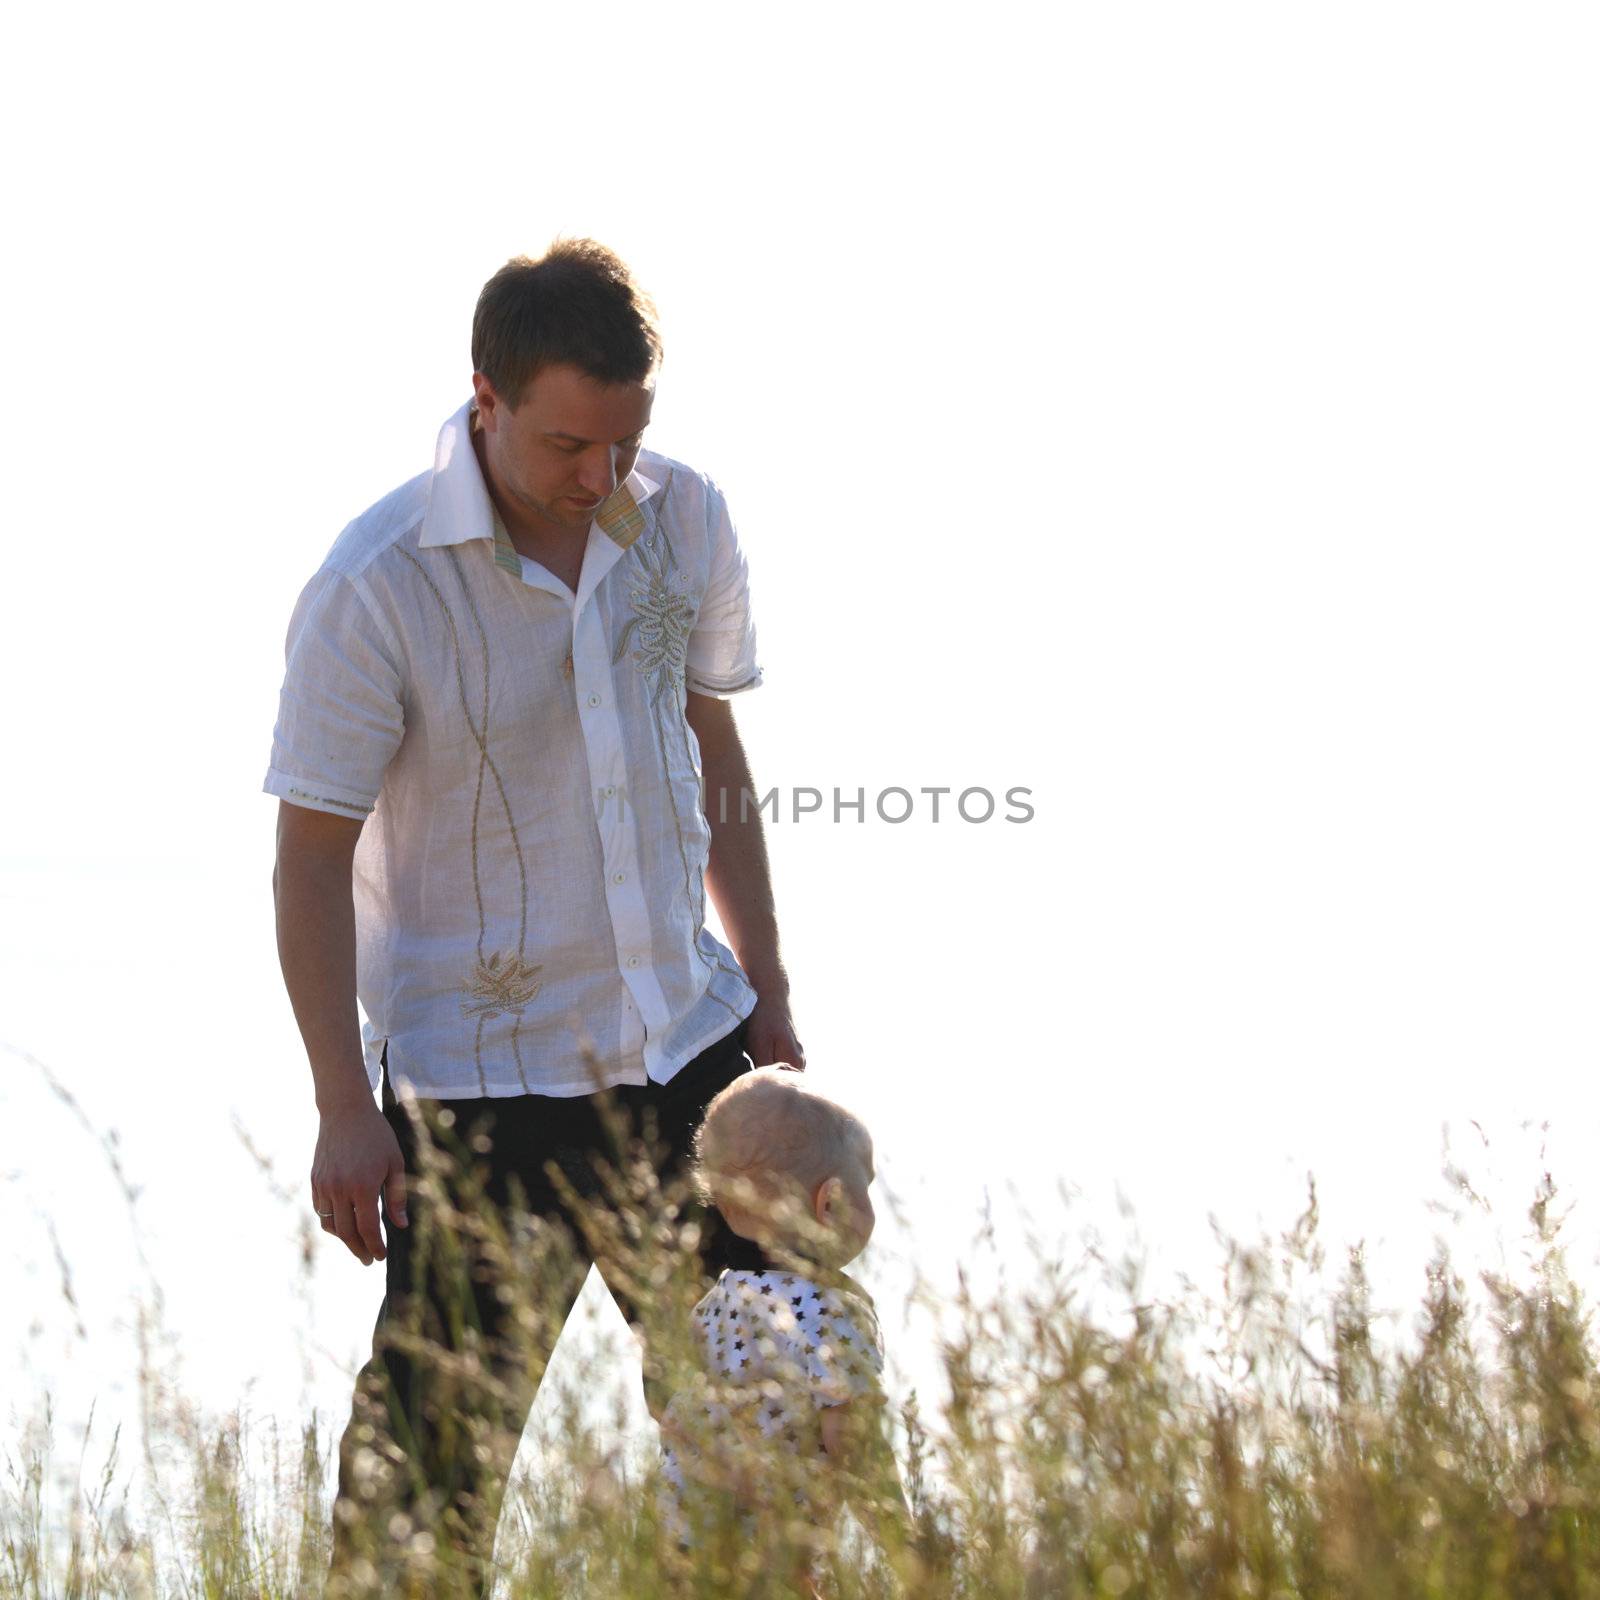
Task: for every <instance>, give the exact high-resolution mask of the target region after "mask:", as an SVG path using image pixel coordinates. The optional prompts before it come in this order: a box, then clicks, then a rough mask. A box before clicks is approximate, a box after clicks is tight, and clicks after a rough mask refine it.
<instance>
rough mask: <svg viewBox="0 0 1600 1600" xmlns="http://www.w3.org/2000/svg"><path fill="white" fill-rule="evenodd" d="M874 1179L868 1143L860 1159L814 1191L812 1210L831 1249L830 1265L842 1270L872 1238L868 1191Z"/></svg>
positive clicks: (873, 1221) (872, 1217) (874, 1219)
mask: <svg viewBox="0 0 1600 1600" xmlns="http://www.w3.org/2000/svg"><path fill="white" fill-rule="evenodd" d="M876 1176H877V1173H876V1170H875V1168H874V1165H873V1159H872V1147H871V1145H870V1144H868V1145H866V1147H865V1148H864V1149H863V1150H862V1152H861V1154H860V1158H859V1159H857V1160H852V1161H850V1162H848V1163H847V1166H846V1170H845V1171H843V1172H841V1173H839V1175H838V1176H837V1177H836V1178H830V1179H828V1181H827V1182H826V1183H824V1184H823V1185H822V1186H821V1187H820V1188H819V1189H818V1191H817V1194H816V1199H815V1202H814V1207H815V1210H816V1216H817V1221H818V1222H819V1223H820V1224H821V1225H822V1227H823V1229H824V1230H825V1232H826V1234H827V1236H828V1239H829V1242H830V1244H831V1245H832V1246H833V1249H832V1252H831V1254H832V1258H833V1265H834V1266H836V1267H842V1266H845V1265H847V1264H848V1263H849V1262H851V1261H854V1260H855V1258H856V1257H857V1256H858V1255H860V1254H861V1252H862V1251H863V1250H865V1249H866V1247H867V1241H868V1240H869V1239H870V1238H871V1237H872V1230H873V1227H874V1226H875V1225H876V1223H877V1215H876V1213H875V1212H874V1211H873V1209H872V1195H871V1193H870V1192H869V1191H870V1190H871V1187H872V1180H873V1179H874V1178H875V1177H876Z"/></svg>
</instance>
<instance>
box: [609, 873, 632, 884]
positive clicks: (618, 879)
mask: <svg viewBox="0 0 1600 1600" xmlns="http://www.w3.org/2000/svg"><path fill="white" fill-rule="evenodd" d="M611 881H612V882H613V883H626V882H627V881H628V874H627V873H626V872H618V873H614V874H613V875H612V879H611Z"/></svg>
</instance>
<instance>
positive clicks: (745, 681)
mask: <svg viewBox="0 0 1600 1600" xmlns="http://www.w3.org/2000/svg"><path fill="white" fill-rule="evenodd" d="M684 681H685V682H686V683H687V684H688V685H689V687H690V688H691V689H693V690H694V692H695V693H696V694H708V695H713V696H715V698H717V699H718V700H727V699H730V698H731V697H732V696H734V695H736V694H746V693H748V692H749V691H750V690H751V689H759V688H760V687H761V685H762V683H763V682H764V681H765V679H764V675H763V673H762V671H761V668H760V667H755V668H753V669H752V670H751V671H750V672H748V673H746V674H745V675H744V676H742V677H738V678H719V677H715V676H713V675H712V674H710V673H705V672H696V671H695V670H694V668H693V667H690V668H689V670H688V672H687V673H686V674H685V675H684Z"/></svg>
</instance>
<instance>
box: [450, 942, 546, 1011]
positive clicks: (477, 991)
mask: <svg viewBox="0 0 1600 1600" xmlns="http://www.w3.org/2000/svg"><path fill="white" fill-rule="evenodd" d="M543 970H544V969H543V968H542V967H536V966H530V965H529V964H528V963H527V962H526V961H523V960H521V959H520V958H519V957H517V956H514V955H512V954H510V953H509V952H507V954H506V958H505V965H504V966H501V964H500V952H499V951H498V950H497V951H495V953H494V954H493V955H492V956H490V957H489V959H488V960H487V961H485V960H483V959H481V958H480V959H479V961H478V965H477V966H476V968H474V970H473V973H472V976H471V977H470V978H468V979H467V981H466V983H465V984H464V985H463V988H464V990H465V993H464V995H463V997H462V1001H461V1014H462V1016H464V1017H477V1016H481V1017H498V1016H499V1015H500V1014H501V1013H502V1012H516V1013H519V1014H520V1013H521V1011H522V1008H523V1007H524V1006H525V1005H527V1004H528V1002H529V1001H530V1000H532V999H533V997H534V996H535V995H537V994H538V992H539V989H540V987H541V985H540V981H539V974H540V973H541V972H542V971H543Z"/></svg>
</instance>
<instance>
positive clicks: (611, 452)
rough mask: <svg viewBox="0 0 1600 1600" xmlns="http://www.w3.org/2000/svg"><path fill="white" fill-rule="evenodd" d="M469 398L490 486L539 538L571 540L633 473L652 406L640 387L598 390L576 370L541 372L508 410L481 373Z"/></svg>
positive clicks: (649, 385) (601, 386)
mask: <svg viewBox="0 0 1600 1600" xmlns="http://www.w3.org/2000/svg"><path fill="white" fill-rule="evenodd" d="M472 386H473V390H474V392H475V393H476V395H477V399H478V414H479V416H480V418H481V419H482V422H483V449H484V458H485V464H486V465H487V466H488V468H489V474H490V479H491V483H492V485H493V487H494V489H495V490H496V492H497V493H498V494H499V495H500V496H501V497H502V498H504V499H506V500H508V501H509V502H510V506H511V507H512V508H514V509H515V511H516V512H518V513H520V514H521V516H522V517H523V518H524V519H526V520H528V521H531V522H534V523H535V524H536V525H540V524H542V525H544V531H546V532H555V531H557V530H561V529H565V530H567V531H569V532H577V531H581V530H583V529H586V528H587V527H588V526H589V524H590V522H592V521H593V520H594V514H595V511H596V510H597V509H598V508H599V506H600V502H601V501H603V500H604V499H606V497H607V496H608V495H610V494H611V492H612V491H613V490H614V489H615V488H616V487H617V485H618V484H619V483H621V482H622V481H623V479H624V478H626V477H627V476H628V474H629V472H631V471H632V470H633V463H634V461H635V460H636V458H637V457H638V454H639V446H640V443H641V442H642V439H643V435H644V430H645V428H646V427H647V426H648V425H649V422H650V407H651V405H652V404H653V403H654V401H655V378H654V375H652V376H651V377H649V378H647V379H646V380H645V381H644V382H643V383H609V384H608V383H600V382H597V381H596V380H595V379H594V378H591V377H589V376H588V375H587V374H586V373H583V372H580V371H579V370H578V369H577V368H576V367H569V366H553V367H545V368H544V369H542V370H541V371H540V372H539V374H538V375H537V376H536V377H535V378H534V380H533V381H532V382H531V383H530V384H529V385H528V387H527V388H526V390H525V391H524V392H523V396H522V403H521V404H520V405H519V406H517V408H516V410H514V411H513V410H512V409H511V408H510V407H509V406H508V405H507V404H506V403H505V401H504V400H503V399H502V398H501V397H500V395H499V394H497V393H496V391H495V388H494V385H493V384H491V383H490V382H489V380H488V379H487V378H485V377H484V376H483V374H482V373H474V374H473V377H472Z"/></svg>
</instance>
